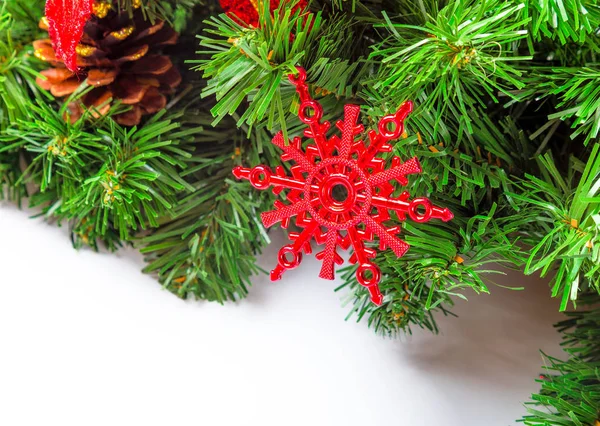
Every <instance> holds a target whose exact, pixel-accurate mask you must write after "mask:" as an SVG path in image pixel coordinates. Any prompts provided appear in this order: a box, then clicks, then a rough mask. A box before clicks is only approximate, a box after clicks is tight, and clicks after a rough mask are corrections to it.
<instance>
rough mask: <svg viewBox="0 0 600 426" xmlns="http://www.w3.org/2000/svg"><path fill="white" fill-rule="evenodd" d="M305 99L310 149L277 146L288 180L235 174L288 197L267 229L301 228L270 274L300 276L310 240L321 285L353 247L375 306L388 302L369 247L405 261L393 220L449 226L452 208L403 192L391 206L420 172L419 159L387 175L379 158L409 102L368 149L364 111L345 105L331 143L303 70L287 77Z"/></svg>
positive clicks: (242, 171) (265, 216)
mask: <svg viewBox="0 0 600 426" xmlns="http://www.w3.org/2000/svg"><path fill="white" fill-rule="evenodd" d="M289 79H290V81H291V82H292V83H293V84H294V85H295V86H296V91H297V92H298V94H299V95H300V102H301V104H300V108H299V112H298V116H299V118H300V120H301V121H302V122H303V123H304V124H306V125H307V127H308V129H306V130H305V131H304V136H305V137H306V138H309V139H312V141H311V142H310V143H308V144H306V146H305V148H304V149H303V141H302V138H300V137H295V138H294V139H293V141H291V142H289V143H287V142H286V141H285V140H284V138H283V134H282V133H281V132H279V133H278V134H277V135H275V137H274V138H273V141H272V143H273V144H274V145H276V146H277V147H279V148H280V149H281V150H282V151H283V152H284V154H283V155H282V156H281V159H282V160H283V161H292V162H294V163H295V164H294V165H293V166H292V167H291V176H288V175H287V174H286V172H285V170H284V168H283V167H282V166H277V167H276V168H275V170H274V171H272V170H271V169H270V168H269V167H267V166H264V165H261V166H257V167H254V168H252V169H249V168H245V167H240V166H238V167H236V168H235V169H234V170H233V174H234V175H235V177H236V178H238V179H247V180H249V181H250V183H251V184H252V185H253V186H254V187H255V188H256V189H259V190H266V189H268V188H270V187H272V188H273V193H274V194H276V195H278V194H281V192H282V191H284V190H287V192H286V199H287V200H288V201H289V204H285V203H283V202H282V201H279V200H278V201H276V202H275V210H273V211H269V212H265V213H262V215H261V218H262V222H263V224H264V226H265V227H270V226H272V225H274V224H276V223H277V222H281V226H282V227H283V228H287V227H288V226H289V224H290V221H291V218H293V217H295V218H296V222H295V223H296V225H297V226H298V228H300V229H302V231H301V232H289V238H290V240H291V241H292V244H289V245H286V246H284V247H282V248H281V250H280V251H279V256H278V265H277V266H276V267H275V269H273V270H272V271H271V279H272V280H273V281H275V280H278V279H280V278H281V277H282V275H283V273H284V272H285V271H286V270H288V269H293V268H296V267H297V266H298V265H299V264H300V262H301V261H302V255H303V253H306V254H310V253H311V252H312V247H311V244H310V243H311V240H313V239H314V241H315V242H316V243H317V244H318V245H324V246H325V248H324V249H323V251H321V252H319V253H317V255H316V257H317V259H319V260H321V261H322V267H321V272H320V274H319V277H321V278H325V279H329V280H332V279H334V269H335V265H336V264H337V265H340V264H342V263H343V259H342V257H341V256H340V255H339V253H338V248H340V249H342V250H348V249H349V248H351V247H352V249H353V253H352V255H351V256H350V259H349V261H350V263H352V264H358V269H357V272H356V278H357V280H358V282H359V283H360V284H361V285H363V286H364V287H366V288H367V289H368V291H369V294H370V297H371V301H372V302H373V303H375V304H377V305H380V304H381V303H382V302H383V296H382V294H381V292H380V291H379V281H380V280H381V271H380V269H379V268H378V267H377V265H375V264H374V263H373V262H372V261H371V259H373V258H374V257H375V256H376V254H377V251H376V249H374V248H370V247H367V246H365V243H367V242H370V241H373V240H374V238H375V236H377V237H378V239H379V249H380V250H385V249H386V248H389V249H391V250H392V251H393V252H394V253H395V254H396V256H398V257H401V256H403V255H404V254H405V253H406V251H407V250H408V248H409V245H408V244H407V243H406V242H404V241H402V240H401V239H399V238H397V237H396V234H398V233H399V232H400V229H401V228H400V226H398V225H394V226H388V225H387V223H388V222H390V219H391V214H390V213H391V212H395V213H396V215H397V217H398V218H399V219H400V220H401V221H404V220H406V219H407V217H408V218H410V219H412V220H413V221H415V222H419V223H421V222H427V221H429V220H431V219H434V218H435V219H441V220H443V221H444V222H447V221H449V220H451V219H452V218H453V214H452V212H450V210H448V209H447V208H441V207H437V206H434V205H433V204H432V203H431V202H430V201H429V200H428V199H427V198H415V199H413V200H410V199H409V197H410V194H409V193H408V192H406V191H404V192H403V193H402V194H400V196H399V197H396V198H394V197H393V193H394V192H395V187H394V185H392V183H391V182H393V181H396V182H398V183H400V184H401V185H403V186H406V185H407V184H408V180H407V176H408V175H411V174H416V173H420V172H421V165H420V164H419V161H418V160H417V159H416V158H411V159H410V160H408V161H406V162H402V160H401V159H400V158H398V157H394V158H393V159H392V161H391V167H389V168H386V165H387V164H388V163H387V161H386V160H384V159H383V158H380V157H378V155H379V154H382V153H387V152H391V151H392V146H391V145H390V144H389V142H390V141H392V140H394V139H397V138H398V137H399V136H400V135H401V134H402V132H403V131H404V120H405V119H406V117H407V116H408V114H409V113H410V112H411V111H412V102H405V103H404V104H402V105H401V106H400V108H399V109H398V111H397V112H396V113H395V114H393V115H388V116H385V117H383V118H382V119H381V121H380V122H379V125H378V132H376V131H374V130H371V131H369V132H368V139H369V143H368V144H366V143H365V142H364V141H363V140H362V139H358V140H357V137H359V136H360V135H361V134H362V133H363V131H364V128H363V126H362V125H360V124H357V122H358V117H359V113H360V107H359V106H357V105H346V106H345V107H344V120H343V121H338V122H337V124H336V127H337V128H338V129H339V130H340V131H341V138H340V137H339V136H337V135H334V136H332V137H330V138H327V136H326V133H327V131H328V130H329V127H330V124H329V122H327V121H325V122H321V118H322V116H323V108H322V107H321V105H320V104H319V103H318V102H317V101H315V100H314V99H312V98H311V96H310V94H309V90H308V85H307V84H306V72H305V71H304V70H303V69H302V68H298V76H297V77H296V76H294V75H292V74H290V75H289Z"/></svg>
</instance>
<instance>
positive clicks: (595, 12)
mask: <svg viewBox="0 0 600 426" xmlns="http://www.w3.org/2000/svg"><path fill="white" fill-rule="evenodd" d="M525 4H526V8H525V10H526V12H527V13H528V15H529V16H531V34H532V36H533V38H534V40H536V41H540V40H541V39H542V38H543V37H547V38H550V39H558V40H559V41H560V43H561V44H567V43H569V42H576V43H583V42H585V41H586V38H587V37H590V35H591V34H592V33H593V32H594V31H596V30H597V29H598V27H599V26H600V5H598V2H596V1H594V0H527V1H526V3H525Z"/></svg>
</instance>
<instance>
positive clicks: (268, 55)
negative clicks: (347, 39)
mask: <svg viewBox="0 0 600 426" xmlns="http://www.w3.org/2000/svg"><path fill="white" fill-rule="evenodd" d="M261 5H262V6H261V11H260V29H248V28H246V27H243V26H241V25H240V24H238V23H237V22H236V21H234V20H233V19H231V18H229V17H227V16H225V15H220V16H219V17H212V18H211V20H209V21H206V24H207V29H206V30H205V33H206V34H207V35H201V36H199V37H198V38H199V39H200V45H201V46H203V47H205V48H207V49H208V50H206V51H199V52H197V53H198V54H203V55H210V57H209V58H210V59H201V60H195V61H190V63H191V64H196V66H195V68H194V69H196V70H201V71H203V76H204V77H205V78H207V80H208V84H207V86H206V88H205V89H204V90H203V92H202V96H203V97H206V96H209V95H216V99H217V104H216V105H215V107H214V108H213V109H212V110H211V112H212V114H213V115H214V116H215V117H216V119H215V121H214V123H213V124H217V123H218V122H219V121H221V120H222V119H223V118H224V117H225V116H226V115H228V114H229V115H231V114H233V113H235V112H236V111H237V110H238V108H239V107H240V105H241V104H242V102H244V101H245V100H246V99H248V100H249V103H248V105H247V108H246V110H245V111H244V113H243V114H242V116H241V117H240V118H239V119H238V126H240V125H242V124H247V125H248V126H250V127H252V126H253V125H254V124H255V123H256V122H258V121H261V120H263V119H266V122H267V127H268V128H273V126H274V125H275V123H278V124H279V126H280V127H281V128H283V129H285V128H286V126H285V118H286V116H285V111H289V109H290V105H291V102H292V99H293V90H291V91H288V93H289V96H286V97H285V98H284V97H283V96H282V90H281V86H282V85H284V86H285V82H286V81H287V77H286V76H287V75H288V74H289V73H296V65H297V64H300V63H302V59H303V58H304V56H305V54H306V52H308V51H310V50H311V46H312V45H313V44H315V43H316V42H317V40H318V36H319V31H320V28H321V25H322V19H321V16H320V14H315V15H312V14H308V15H303V14H301V12H300V11H297V12H296V13H295V14H293V15H292V13H291V7H292V6H293V5H294V2H285V3H282V5H281V6H280V8H279V9H277V10H275V11H274V12H273V16H272V17H271V15H270V12H269V8H268V7H267V6H268V2H264V1H263V2H262V3H261ZM213 37H214V38H213ZM288 84H289V83H288Z"/></svg>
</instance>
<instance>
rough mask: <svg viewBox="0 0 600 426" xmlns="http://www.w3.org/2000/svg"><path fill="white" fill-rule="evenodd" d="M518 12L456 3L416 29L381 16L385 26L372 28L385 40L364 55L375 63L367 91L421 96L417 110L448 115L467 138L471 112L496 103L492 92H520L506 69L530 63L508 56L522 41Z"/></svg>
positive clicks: (516, 77) (491, 4)
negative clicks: (375, 71)
mask: <svg viewBox="0 0 600 426" xmlns="http://www.w3.org/2000/svg"><path fill="white" fill-rule="evenodd" d="M522 9H523V5H513V4H511V3H507V2H502V1H498V0H494V1H488V2H474V1H471V0H462V1H457V2H452V3H450V4H448V5H447V6H445V7H443V8H441V9H440V10H439V11H437V13H436V14H435V15H434V16H430V15H427V16H424V17H423V18H424V19H423V21H424V22H423V23H422V24H421V25H413V24H402V23H395V22H393V21H392V20H391V19H390V18H389V17H388V16H387V14H384V18H385V22H386V23H385V24H383V25H377V27H382V28H385V30H387V32H389V34H390V36H389V37H388V38H386V39H385V40H384V41H383V42H381V43H379V44H376V45H375V46H374V47H373V52H372V53H371V55H370V58H372V59H374V60H377V61H380V62H381V66H380V70H379V73H378V74H377V78H376V80H374V81H373V83H372V84H373V88H374V89H375V90H382V91H384V92H385V93H386V94H387V95H388V96H389V97H390V98H393V99H398V98H400V99H414V98H417V97H418V95H419V93H420V92H421V91H422V90H425V91H426V93H427V97H426V99H424V102H425V103H424V104H423V107H425V108H433V109H435V110H436V111H438V114H440V115H445V114H447V113H449V114H451V115H453V116H454V118H455V119H456V121H457V122H459V123H461V125H464V126H466V129H467V131H468V132H469V133H473V127H472V122H473V120H474V119H475V118H476V117H473V115H472V114H471V112H472V110H473V109H474V108H477V107H478V106H480V107H485V106H486V104H487V101H488V100H489V99H491V100H492V101H494V102H498V98H497V96H496V93H497V92H501V93H503V94H504V95H506V96H511V97H512V96H513V95H512V94H511V90H512V89H513V88H521V87H523V86H524V83H523V82H522V81H521V80H520V78H521V76H522V75H523V73H522V71H521V70H519V68H517V67H516V66H515V65H512V64H511V62H515V63H516V62H519V61H524V60H529V59H531V57H529V56H518V54H515V52H514V51H515V49H514V45H515V42H518V41H519V40H521V39H523V38H525V37H526V35H527V30H526V29H525V27H526V25H527V23H528V19H527V18H525V17H523V13H522ZM453 105H455V107H454V108H451V106H453Z"/></svg>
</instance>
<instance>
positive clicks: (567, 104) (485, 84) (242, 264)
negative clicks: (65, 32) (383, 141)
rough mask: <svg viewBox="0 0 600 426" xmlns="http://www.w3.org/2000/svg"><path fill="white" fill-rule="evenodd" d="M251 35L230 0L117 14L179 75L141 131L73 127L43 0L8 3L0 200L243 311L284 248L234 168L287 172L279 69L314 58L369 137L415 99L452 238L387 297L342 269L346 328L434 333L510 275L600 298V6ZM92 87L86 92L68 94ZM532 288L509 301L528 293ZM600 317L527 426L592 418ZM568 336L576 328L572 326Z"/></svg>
mask: <svg viewBox="0 0 600 426" xmlns="http://www.w3.org/2000/svg"><path fill="white" fill-rule="evenodd" d="M259 3H260V5H261V7H260V19H259V26H258V27H257V28H249V27H247V26H245V25H243V23H242V22H240V21H239V20H238V19H235V17H231V16H227V15H224V14H221V10H220V8H219V5H218V2H217V1H216V0H143V1H142V2H139V1H137V0H118V1H115V2H114V4H115V6H114V7H116V8H118V9H120V10H127V11H130V12H131V11H132V10H133V9H134V8H138V7H141V9H142V11H143V13H144V16H145V19H148V20H151V21H153V22H154V21H157V20H166V21H168V22H169V23H170V24H171V25H172V26H173V27H174V28H175V29H176V30H177V31H179V32H180V33H181V37H180V40H179V42H178V44H177V45H176V46H173V47H172V48H170V49H168V50H167V51H166V53H167V54H169V55H170V56H171V58H172V60H173V62H174V63H175V64H176V66H177V67H178V68H179V70H180V71H181V72H182V74H183V77H184V78H183V82H182V84H181V85H180V86H179V88H178V91H177V92H176V93H175V94H174V95H173V96H172V97H171V98H170V100H169V103H168V105H167V107H166V108H165V109H164V110H163V111H161V112H160V113H158V114H156V115H154V116H151V117H148V118H146V119H145V120H144V121H143V122H142V124H141V125H139V126H137V127H132V128H131V127H123V126H120V125H118V124H116V123H115V122H114V120H112V119H111V115H114V114H117V113H119V112H123V111H124V110H126V106H125V105H116V106H114V107H112V108H111V110H110V111H109V113H108V114H107V115H105V116H102V117H99V116H98V114H95V113H94V111H89V112H88V113H87V114H85V116H84V118H83V119H82V120H80V121H77V122H75V123H69V122H68V121H65V120H64V115H65V112H66V105H67V104H68V101H65V102H63V101H62V100H59V99H54V98H53V97H52V96H51V95H50V94H49V93H47V92H45V91H43V90H41V89H40V88H39V87H38V86H37V85H36V82H35V79H36V77H38V76H39V71H40V70H42V69H44V63H43V62H42V61H40V60H38V59H37V58H36V57H35V54H34V53H35V52H34V49H33V46H32V42H33V41H34V40H36V39H38V38H40V37H45V34H44V32H43V31H42V30H40V29H39V27H38V21H39V19H40V18H41V17H42V16H43V4H42V3H41V2H38V1H36V2H32V1H31V0H0V189H1V190H0V194H1V195H0V196H2V197H3V198H7V199H8V200H11V201H13V202H16V203H18V204H21V203H22V202H23V200H24V199H27V200H28V203H29V204H30V205H31V206H33V207H35V208H37V209H38V210H39V211H40V212H41V213H40V214H41V215H43V216H44V217H45V218H46V219H47V220H49V221H54V222H57V223H59V224H64V225H66V226H68V227H69V229H70V230H71V235H72V239H73V243H74V245H75V246H76V247H81V246H90V247H92V248H93V249H99V248H100V247H106V248H108V249H110V250H114V249H117V248H118V247H119V246H121V245H122V244H132V245H135V246H136V247H139V249H140V250H141V251H142V252H143V253H144V255H145V258H146V260H147V263H148V266H147V267H146V269H145V271H146V272H149V273H152V274H155V275H156V276H157V277H158V279H159V280H160V282H161V284H162V285H163V286H164V287H165V288H166V289H168V290H169V291H171V292H173V293H174V294H176V295H178V296H179V297H182V298H186V297H197V298H202V299H207V300H214V301H218V302H220V303H222V302H224V301H226V300H236V299H239V298H243V297H244V296H245V295H246V294H247V293H248V288H249V286H250V280H251V277H252V276H253V275H254V274H256V273H260V272H261V271H259V269H258V267H257V266H256V263H255V256H256V254H257V253H259V252H260V250H261V248H262V247H264V246H265V244H267V243H268V242H269V236H268V234H267V232H266V231H265V230H264V229H263V227H262V225H261V223H260V220H259V213H260V212H262V211H265V210H267V209H270V206H271V204H272V202H273V198H272V196H270V195H269V194H264V193H263V194H259V193H257V192H256V191H253V190H252V188H251V187H250V185H248V184H245V183H240V182H236V181H235V180H234V179H233V177H232V175H231V169H232V168H233V167H234V166H236V165H240V164H242V163H243V164H258V163H265V164H270V165H272V166H275V165H278V164H279V158H278V152H276V151H275V150H274V149H273V147H272V145H271V144H270V139H271V138H272V135H273V134H274V132H276V131H279V130H282V131H283V132H284V134H285V135H286V136H293V135H297V134H299V133H300V131H301V130H302V126H301V123H300V122H299V120H298V119H297V117H296V112H297V108H298V102H297V98H296V95H295V91H294V87H293V86H292V85H291V84H289V82H288V81H287V79H286V75H287V74H288V73H290V72H292V71H294V70H295V66H296V65H302V66H303V67H304V68H305V69H306V70H307V74H308V81H309V82H310V84H311V90H312V91H313V93H314V94H315V97H316V98H318V99H319V101H320V102H321V103H322V104H323V106H324V110H325V111H326V113H325V115H326V116H325V117H324V119H328V120H334V119H336V118H337V117H339V116H341V115H342V111H343V105H344V104H346V103H355V104H359V105H360V106H361V108H362V116H363V117H364V120H363V124H364V125H365V127H367V128H369V127H372V126H373V125H374V124H375V123H376V122H377V121H378V119H379V118H380V117H382V116H383V115H385V114H387V113H390V112H392V111H394V110H395V109H396V108H397V107H398V106H399V105H400V104H401V103H402V102H403V101H405V100H407V99H411V100H413V101H414V102H415V105H416V110H415V112H414V113H413V114H412V115H411V116H410V118H409V119H408V121H407V123H406V132H405V134H404V135H403V136H402V138H401V139H400V140H399V141H397V143H396V144H395V146H394V152H393V153H390V156H391V155H398V156H400V157H402V158H408V157H411V156H417V157H418V158H419V159H420V161H421V163H422V165H423V170H424V173H422V174H421V175H419V176H417V177H415V178H413V179H411V191H412V192H414V193H419V194H423V195H426V196H427V197H429V198H430V199H431V200H432V201H433V202H436V203H438V202H439V204H441V205H444V206H448V207H449V208H450V209H451V210H452V211H453V212H454V213H455V219H454V220H453V221H452V222H450V223H441V222H436V223H433V224H416V223H405V224H404V226H403V238H404V239H405V240H406V241H407V242H408V243H409V244H410V245H411V249H410V251H409V252H408V253H407V255H406V256H404V257H402V258H400V259H398V258H396V257H395V256H394V255H392V254H390V253H388V252H382V253H380V254H379V255H378V258H377V263H378V264H379V265H380V266H381V269H382V272H383V279H382V282H381V290H382V292H383V294H384V296H385V301H384V304H383V305H382V306H380V307H377V306H375V305H373V304H371V303H369V302H368V294H367V292H366V290H365V289H363V288H362V287H361V286H360V285H358V284H357V283H356V281H355V278H354V271H353V268H352V267H350V268H348V269H347V270H345V272H344V273H343V278H344V283H343V284H342V286H341V287H342V288H344V289H346V290H348V291H349V292H350V297H351V301H352V308H351V312H350V314H349V316H351V317H354V318H356V319H357V320H365V321H366V322H367V324H368V325H369V326H370V327H372V328H373V329H374V330H375V331H376V332H379V333H382V334H385V335H393V334H395V333H398V332H410V331H411V327H414V326H417V327H424V328H427V329H429V330H432V331H434V332H436V331H437V326H436V323H435V316H436V315H439V314H449V313H450V309H451V307H452V297H453V296H455V297H463V298H464V297H466V295H467V294H468V293H465V290H473V291H474V292H476V293H482V292H490V291H492V290H493V274H497V273H501V270H500V267H499V266H498V264H501V263H502V264H504V265H505V266H508V267H511V268H516V269H521V270H523V271H524V273H526V274H532V273H541V274H542V275H548V276H550V277H551V283H552V284H551V285H552V288H551V289H550V291H549V294H551V295H552V297H557V298H560V300H561V305H560V309H561V310H567V309H568V308H570V307H577V301H578V299H579V298H580V296H581V294H583V293H585V294H586V297H585V302H586V303H592V304H593V303H597V302H598V301H599V300H600V237H599V234H600V152H599V150H600V148H599V133H600V60H599V58H598V55H600V5H599V4H598V2H597V1H595V0H532V1H526V2H524V3H523V2H517V1H501V0H487V1H483V2H480V1H475V0H452V1H451V0H420V1H415V2H409V1H389V0H314V1H312V2H311V3H310V6H309V10H310V12H305V11H300V10H298V11H295V12H292V10H293V6H294V5H295V3H296V2H295V1H289V2H287V3H286V2H281V3H280V6H279V8H277V9H276V10H274V11H273V12H270V11H269V7H266V6H267V5H268V3H269V2H268V1H261V2H259ZM86 90H90V88H89V87H86V85H85V84H83V85H82V86H81V88H80V90H78V91H77V92H76V93H74V94H73V95H72V97H71V99H77V98H78V97H81V96H83V95H84V94H85V93H86ZM518 287H519V286H518V284H517V285H516V286H515V288H518ZM598 315H599V314H598V311H597V310H590V311H585V312H580V313H574V314H571V316H570V319H569V320H567V322H565V323H562V324H561V325H560V327H561V328H563V329H567V328H568V329H569V331H568V332H567V333H566V334H565V336H566V337H565V338H566V342H567V343H568V345H569V346H571V345H572V346H573V347H574V349H569V351H570V354H571V358H570V359H568V360H567V361H560V360H557V359H552V358H551V359H550V367H549V370H550V371H549V372H548V374H546V375H544V377H543V378H542V379H540V382H541V385H542V391H541V393H540V394H538V395H535V396H534V398H533V399H534V401H535V402H536V404H541V405H545V406H549V407H553V408H551V409H550V411H547V412H545V411H544V412H542V411H540V410H539V409H538V408H532V411H531V413H532V414H531V416H530V417H527V418H526V419H524V421H525V423H526V424H530V425H588V426H589V425H593V426H597V424H598V421H599V420H598V418H599V415H598V411H599V410H600V397H599V395H600V388H599V376H598V370H599V365H598V362H600V360H599V359H598V356H597V355H598V351H599V350H600V349H599V343H598V342H600V338H599V336H598V332H597V330H598V326H599V325H600V324H599V322H598ZM573 327H574V328H573Z"/></svg>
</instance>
